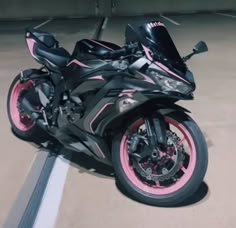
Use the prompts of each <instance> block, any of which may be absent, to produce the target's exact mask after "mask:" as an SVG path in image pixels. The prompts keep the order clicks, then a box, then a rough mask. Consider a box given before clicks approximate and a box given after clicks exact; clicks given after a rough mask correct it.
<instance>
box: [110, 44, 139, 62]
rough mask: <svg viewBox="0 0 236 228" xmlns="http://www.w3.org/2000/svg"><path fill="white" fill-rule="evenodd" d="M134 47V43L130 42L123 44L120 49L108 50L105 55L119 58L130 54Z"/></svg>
mask: <svg viewBox="0 0 236 228" xmlns="http://www.w3.org/2000/svg"><path fill="white" fill-rule="evenodd" d="M136 47H137V45H136V44H130V45H127V46H124V47H123V48H121V49H118V50H114V51H110V52H108V53H106V54H105V57H106V58H111V59H115V58H119V57H121V56H125V55H128V54H131V53H132V50H133V49H134V48H136Z"/></svg>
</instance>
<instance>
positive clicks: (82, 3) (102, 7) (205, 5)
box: [0, 0, 236, 19]
mask: <svg viewBox="0 0 236 228" xmlns="http://www.w3.org/2000/svg"><path fill="white" fill-rule="evenodd" d="M219 9H236V0H146V1H145V0H0V19H1V18H26V17H35V18H36V17H50V16H54V17H56V16H62V17H63V16H90V15H98V14H99V15H105V16H109V15H111V13H112V12H113V14H115V15H141V14H151V13H159V12H175V11H178V12H179V11H195V10H219Z"/></svg>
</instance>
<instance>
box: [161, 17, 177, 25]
mask: <svg viewBox="0 0 236 228" xmlns="http://www.w3.org/2000/svg"><path fill="white" fill-rule="evenodd" d="M160 17H162V18H164V19H166V20H167V21H169V22H171V23H172V24H174V25H178V26H179V25H180V23H178V22H177V21H174V20H172V19H171V18H169V17H166V16H164V15H163V14H160Z"/></svg>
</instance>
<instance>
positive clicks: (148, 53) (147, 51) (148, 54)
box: [142, 45, 189, 84]
mask: <svg viewBox="0 0 236 228" xmlns="http://www.w3.org/2000/svg"><path fill="white" fill-rule="evenodd" d="M142 46H143V49H144V52H145V55H146V56H147V58H148V59H149V60H150V61H153V58H152V56H151V54H150V49H149V48H147V47H145V46H144V45H142ZM154 63H155V64H156V65H157V66H159V67H160V68H161V69H163V70H165V71H166V72H168V73H169V74H171V75H173V76H175V77H176V78H179V79H180V80H182V81H184V82H186V83H188V84H189V82H188V81H187V80H185V79H183V78H182V77H180V76H179V75H177V74H176V73H174V72H173V71H171V70H170V69H169V68H168V67H166V66H165V65H163V64H162V63H159V62H157V61H156V62H154Z"/></svg>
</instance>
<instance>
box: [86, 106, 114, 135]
mask: <svg viewBox="0 0 236 228" xmlns="http://www.w3.org/2000/svg"><path fill="white" fill-rule="evenodd" d="M112 104H113V103H107V104H105V105H104V106H103V107H102V108H101V109H100V111H99V112H98V113H97V114H96V115H95V116H94V117H93V119H92V120H91V122H90V131H91V132H92V133H93V134H94V130H93V128H92V124H93V122H94V121H95V119H97V117H98V116H99V115H100V114H101V112H102V111H103V110H104V109H105V108H106V107H107V106H109V105H112Z"/></svg>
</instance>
